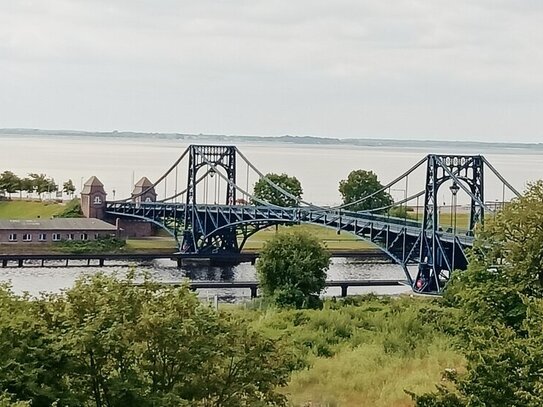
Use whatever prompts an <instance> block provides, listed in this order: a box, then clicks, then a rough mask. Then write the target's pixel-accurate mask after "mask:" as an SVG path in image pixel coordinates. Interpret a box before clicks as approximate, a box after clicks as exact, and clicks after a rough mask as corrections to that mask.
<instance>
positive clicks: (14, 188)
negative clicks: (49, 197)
mask: <svg viewBox="0 0 543 407" xmlns="http://www.w3.org/2000/svg"><path fill="white" fill-rule="evenodd" d="M0 191H1V192H3V193H4V194H7V195H8V196H9V197H11V195H12V194H16V193H19V194H22V193H23V192H27V193H28V194H33V193H36V194H38V197H39V198H40V199H41V196H42V194H44V193H46V192H47V193H51V192H56V191H62V192H64V193H65V194H67V195H73V194H74V192H75V185H74V183H73V181H72V180H71V179H69V180H68V181H66V182H64V183H63V184H62V189H60V185H58V184H57V183H56V182H55V180H54V179H53V178H51V177H48V176H47V175H46V174H41V173H40V174H38V173H29V174H28V176H26V177H19V176H18V175H17V174H15V173H13V172H12V171H4V172H3V173H1V174H0Z"/></svg>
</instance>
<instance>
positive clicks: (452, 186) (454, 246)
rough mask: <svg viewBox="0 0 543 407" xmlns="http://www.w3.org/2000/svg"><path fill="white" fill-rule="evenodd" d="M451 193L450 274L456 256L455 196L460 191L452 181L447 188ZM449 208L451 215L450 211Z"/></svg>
mask: <svg viewBox="0 0 543 407" xmlns="http://www.w3.org/2000/svg"><path fill="white" fill-rule="evenodd" d="M449 189H450V190H451V193H452V201H453V208H454V223H453V247H452V259H451V273H452V271H453V270H454V258H455V255H456V195H457V194H458V191H459V190H460V187H459V186H458V184H457V183H456V181H454V182H453V183H452V185H451V186H450V187H449ZM453 208H451V214H452V210H453Z"/></svg>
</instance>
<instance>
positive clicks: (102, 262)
mask: <svg viewBox="0 0 543 407" xmlns="http://www.w3.org/2000/svg"><path fill="white" fill-rule="evenodd" d="M98 266H100V267H104V259H99V260H98Z"/></svg>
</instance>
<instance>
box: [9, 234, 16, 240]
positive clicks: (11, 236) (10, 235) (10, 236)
mask: <svg viewBox="0 0 543 407" xmlns="http://www.w3.org/2000/svg"><path fill="white" fill-rule="evenodd" d="M8 239H9V241H10V242H16V241H17V233H10V234H9V238H8Z"/></svg>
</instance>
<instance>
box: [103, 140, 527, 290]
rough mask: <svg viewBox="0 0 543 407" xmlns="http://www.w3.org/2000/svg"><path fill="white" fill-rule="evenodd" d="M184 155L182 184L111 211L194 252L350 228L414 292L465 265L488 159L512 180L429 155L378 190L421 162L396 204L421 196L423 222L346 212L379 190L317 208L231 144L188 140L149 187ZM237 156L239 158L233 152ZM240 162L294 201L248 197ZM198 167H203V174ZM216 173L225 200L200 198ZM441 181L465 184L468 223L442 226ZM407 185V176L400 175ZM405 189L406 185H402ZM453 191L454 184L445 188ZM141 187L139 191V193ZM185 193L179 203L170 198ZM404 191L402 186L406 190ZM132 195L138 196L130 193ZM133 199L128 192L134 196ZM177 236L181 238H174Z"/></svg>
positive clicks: (435, 286)
mask: <svg viewBox="0 0 543 407" xmlns="http://www.w3.org/2000/svg"><path fill="white" fill-rule="evenodd" d="M187 154H188V158H189V169H188V180H187V188H186V189H185V190H183V191H181V192H178V191H177V190H176V191H175V194H174V195H173V196H171V197H169V198H166V199H165V200H163V201H161V202H145V203H142V202H135V201H134V200H132V201H130V200H124V201H115V202H107V204H106V211H107V214H108V215H110V216H116V217H127V218H136V219H142V220H147V221H150V222H153V223H154V224H156V225H159V226H160V227H162V228H163V229H165V230H166V231H167V232H168V233H169V234H171V235H172V236H173V237H174V238H175V239H176V240H177V241H178V246H179V250H180V251H181V252H182V253H190V254H195V255H202V256H208V255H214V256H217V255H220V254H221V253H224V254H225V255H227V254H232V253H236V252H237V253H239V251H240V250H241V249H242V248H243V247H244V245H245V243H246V242H247V239H248V238H249V237H250V236H251V235H253V234H254V233H256V232H257V231H259V230H261V229H263V228H267V227H269V226H272V225H278V224H300V223H309V224H315V225H321V226H325V227H330V228H333V229H335V230H337V231H338V233H339V232H340V231H346V232H350V233H353V234H354V235H356V236H357V237H359V238H360V239H363V240H367V241H369V242H372V243H374V244H376V245H377V247H379V248H380V249H381V250H382V251H383V252H384V253H385V254H386V255H387V256H389V257H390V258H391V259H393V260H394V261H395V262H396V263H398V264H399V265H400V266H401V267H402V268H403V270H404V273H405V277H406V279H407V281H408V282H409V284H410V285H411V286H412V287H413V289H414V290H415V291H418V292H424V293H439V292H440V291H441V290H442V288H443V286H444V284H445V282H446V281H447V280H448V279H449V278H450V276H451V273H452V272H453V269H460V270H463V269H465V268H466V267H467V264H468V257H467V252H466V249H467V248H469V247H471V246H472V245H473V240H474V238H473V233H474V230H475V228H476V226H477V225H478V224H480V223H482V222H483V221H484V211H485V209H486V207H485V204H484V193H483V192H484V189H483V187H484V178H483V169H484V168H483V167H484V165H486V166H487V167H488V168H490V170H491V171H492V172H494V173H495V174H496V175H497V176H498V178H499V179H500V180H501V181H502V182H503V183H504V185H506V186H507V187H508V188H509V189H510V190H511V191H513V192H514V193H515V194H517V195H518V192H517V191H516V190H514V188H513V187H511V185H509V184H508V183H507V181H505V180H504V179H503V177H501V175H499V173H497V171H496V170H495V169H494V168H493V167H492V166H491V165H490V164H489V163H488V162H487V161H486V160H485V158H484V157H482V156H465V155H464V156H463V155H435V154H432V155H428V156H427V157H426V158H425V159H423V160H421V161H420V162H419V163H417V164H416V165H415V166H414V167H412V168H411V169H410V170H408V171H407V172H405V173H403V174H402V175H401V176H399V177H398V178H397V179H395V180H393V181H392V182H391V183H389V184H387V185H385V186H384V187H383V190H385V189H386V188H390V186H391V185H394V184H395V183H397V182H398V181H400V180H402V179H404V178H406V177H408V176H409V175H410V174H411V173H413V171H414V170H415V169H417V168H418V167H420V166H421V165H422V164H424V163H426V185H425V189H424V190H423V191H421V192H419V193H418V194H416V195H413V196H411V197H407V196H406V197H405V199H404V200H402V201H400V202H397V203H396V204H402V203H406V202H408V201H409V200H411V199H414V198H418V197H419V196H424V213H423V219H422V220H421V221H414V220H410V219H405V218H394V217H390V216H383V215H379V214H375V213H372V212H373V211H385V212H386V211H388V207H387V208H376V209H372V210H370V211H365V212H352V211H348V210H347V208H348V206H349V205H352V204H356V203H358V202H360V201H363V200H366V199H371V198H372V196H374V195H375V194H376V193H377V192H375V193H373V194H370V195H368V196H365V197H363V198H361V199H360V200H359V201H357V202H353V203H350V204H345V205H342V206H339V207H335V208H323V207H318V206H315V205H312V204H311V203H308V202H304V201H302V200H298V198H297V197H293V196H292V195H290V194H289V193H288V191H285V190H284V189H283V188H281V187H280V186H278V185H276V184H274V183H273V182H272V181H270V180H269V179H267V178H266V177H265V176H264V175H263V174H262V173H260V172H259V171H258V170H257V169H256V168H255V167H254V166H253V165H252V164H251V163H250V162H249V161H248V160H247V159H246V158H245V156H243V154H241V152H239V150H238V149H237V148H236V147H234V146H199V145H192V146H190V147H189V148H188V149H187V151H185V153H184V154H183V155H182V156H181V158H180V159H179V160H177V161H176V163H175V164H174V165H173V166H172V167H170V169H169V170H168V171H167V173H166V174H165V175H164V176H162V177H161V178H160V179H159V180H158V181H157V182H156V183H155V184H153V186H152V188H154V187H156V186H157V184H158V183H160V182H162V181H163V180H164V179H165V177H166V175H168V174H170V173H172V172H173V171H174V170H175V174H176V178H177V166H179V164H180V161H181V160H182V159H183V157H184V156H186V155H187ZM237 156H239V157H238V158H241V160H237V159H236V157H237ZM238 161H245V162H246V164H247V166H248V167H247V168H248V169H247V171H249V167H250V168H252V169H253V170H254V171H255V172H256V173H257V174H258V175H259V177H260V179H264V180H265V181H266V182H267V183H268V184H269V185H270V186H271V187H272V188H275V189H276V190H277V191H279V192H280V193H281V194H284V195H286V196H288V197H289V198H294V199H295V200H297V201H298V202H299V203H300V206H299V207H294V208H284V207H279V206H277V205H272V204H270V203H268V202H265V201H262V200H261V199H258V198H256V197H254V196H252V195H251V194H250V193H249V192H248V191H247V190H244V189H243V188H242V187H241V186H239V185H237V184H236V171H237V169H236V166H237V162H238ZM202 173H203V174H202ZM213 176H216V177H217V178H215V179H216V180H217V179H218V177H220V178H221V179H222V180H223V181H224V182H225V183H226V190H225V192H224V203H223V204H213V205H210V204H201V203H199V202H198V200H197V196H198V195H197V189H198V185H199V183H200V182H202V180H205V179H206V178H207V177H213ZM447 182H452V183H453V186H451V188H453V187H454V188H455V189H454V192H453V193H454V194H455V196H456V192H458V190H460V189H461V190H463V191H464V192H465V193H466V194H467V195H468V197H470V199H471V206H470V222H469V230H458V229H456V226H455V227H454V230H452V231H451V230H445V231H444V230H442V229H441V227H440V224H439V219H438V212H439V203H438V191H439V188H440V187H441V186H442V185H443V184H444V183H447ZM406 184H407V182H406ZM406 189H407V188H406ZM236 191H238V192H240V193H241V194H243V195H244V196H247V197H250V198H251V201H252V202H254V203H255V205H247V204H241V205H236V204H235V203H236V202H237V201H236ZM451 191H453V189H451ZM145 192H146V191H143V192H142V193H145ZM185 193H186V200H185V201H184V202H172V200H173V199H175V200H177V197H179V196H182V195H183V194H185ZM406 194H407V192H406ZM136 197H137V196H136ZM132 199H134V196H133V197H132ZM180 237H181V238H180ZM411 265H413V266H418V271H417V277H416V278H415V279H413V278H412V276H411V273H410V272H409V269H408V267H409V266H411Z"/></svg>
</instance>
